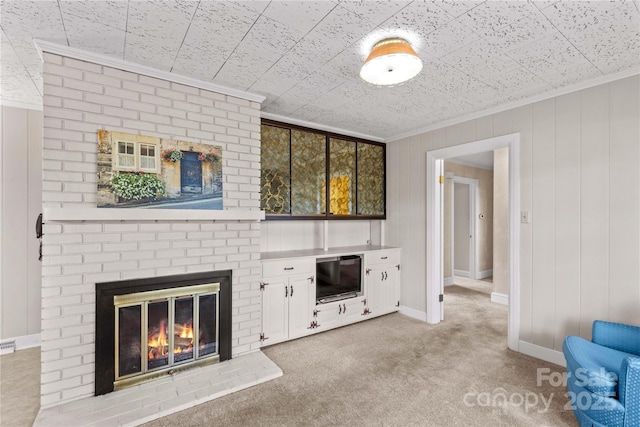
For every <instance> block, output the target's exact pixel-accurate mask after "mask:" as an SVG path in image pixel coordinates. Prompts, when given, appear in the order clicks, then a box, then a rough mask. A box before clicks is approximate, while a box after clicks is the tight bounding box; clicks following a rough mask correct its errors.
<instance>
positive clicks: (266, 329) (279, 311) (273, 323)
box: [262, 277, 289, 345]
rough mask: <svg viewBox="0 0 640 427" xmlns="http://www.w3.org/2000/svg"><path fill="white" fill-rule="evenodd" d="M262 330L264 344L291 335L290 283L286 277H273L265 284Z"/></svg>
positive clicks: (278, 340)
mask: <svg viewBox="0 0 640 427" xmlns="http://www.w3.org/2000/svg"><path fill="white" fill-rule="evenodd" d="M263 286H264V289H263V290H262V332H263V334H264V341H263V344H264V345H271V344H275V343H277V342H281V341H285V340H287V338H288V337H289V298H287V297H288V292H289V283H288V279H287V278H286V277H285V278H272V279H270V280H269V282H266V283H264V284H263Z"/></svg>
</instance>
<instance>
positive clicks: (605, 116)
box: [386, 76, 640, 350]
mask: <svg viewBox="0 0 640 427" xmlns="http://www.w3.org/2000/svg"><path fill="white" fill-rule="evenodd" d="M639 95H640V77H639V76H633V77H629V78H626V79H621V80H618V81H615V82H611V83H608V84H604V85H600V86H597V87H593V88H589V89H585V90H581V91H578V92H574V93H571V94H567V95H563V96H560V97H556V98H552V99H549V100H545V101H541V102H537V103H534V104H529V105H525V106H523V107H519V108H515V109H512V110H508V111H504V112H501V113H497V114H493V115H489V116H486V117H482V118H479V119H476V120H470V121H467V122H463V123H460V124H457V125H454V126H449V127H446V128H441V129H437V130H434V131H431V132H427V133H423V134H420V135H416V136H413V137H409V138H406V139H404V140H401V141H398V142H395V143H391V144H389V145H388V146H387V156H388V157H387V162H388V166H387V167H388V168H389V174H388V180H387V185H388V189H387V193H388V194H389V195H390V198H389V199H388V203H389V207H390V209H389V216H388V220H387V228H386V232H387V243H388V244H390V245H396V246H401V247H402V248H403V251H402V252H403V269H402V294H401V304H402V305H404V306H408V307H410V308H413V309H416V310H420V311H425V273H426V272H425V257H426V253H425V238H424V237H422V236H426V231H425V224H426V221H425V203H426V200H425V199H426V179H425V157H426V153H427V151H429V150H435V149H439V148H443V147H449V146H454V145H458V144H462V143H466V142H471V141H476V140H480V139H486V138H491V137H495V136H499V135H506V134H510V133H514V132H519V133H520V138H521V164H520V172H521V181H520V182H521V188H520V192H521V210H523V211H529V212H530V213H531V223H530V224H521V248H520V250H521V259H520V263H521V318H520V339H521V340H523V341H526V342H529V343H532V344H535V345H538V346H542V347H546V348H550V349H555V350H560V349H561V346H562V341H563V339H564V338H565V336H566V335H581V336H584V337H586V338H590V336H591V325H592V322H593V320H594V319H605V320H612V321H622V322H627V323H632V324H636V325H640V262H638V260H639V259H640V172H639V171H640V105H639V104H640V96H639ZM426 237H427V238H428V236H426Z"/></svg>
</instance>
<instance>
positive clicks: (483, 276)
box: [478, 268, 493, 280]
mask: <svg viewBox="0 0 640 427" xmlns="http://www.w3.org/2000/svg"><path fill="white" fill-rule="evenodd" d="M478 274H479V275H480V277H478V280H482V279H486V278H487V277H493V268H490V269H489V270H482V271H479V272H478Z"/></svg>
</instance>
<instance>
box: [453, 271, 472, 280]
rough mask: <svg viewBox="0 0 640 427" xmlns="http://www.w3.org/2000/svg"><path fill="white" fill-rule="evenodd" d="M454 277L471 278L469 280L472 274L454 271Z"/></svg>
mask: <svg viewBox="0 0 640 427" xmlns="http://www.w3.org/2000/svg"><path fill="white" fill-rule="evenodd" d="M453 275H454V276H460V277H469V278H471V273H469V272H468V271H462V270H453Z"/></svg>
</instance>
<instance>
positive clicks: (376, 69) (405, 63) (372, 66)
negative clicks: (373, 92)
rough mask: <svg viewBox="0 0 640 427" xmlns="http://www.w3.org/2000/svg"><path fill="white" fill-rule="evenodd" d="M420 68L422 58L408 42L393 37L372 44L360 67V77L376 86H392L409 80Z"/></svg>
mask: <svg viewBox="0 0 640 427" xmlns="http://www.w3.org/2000/svg"><path fill="white" fill-rule="evenodd" d="M420 70H422V60H421V59H420V58H419V57H418V54H417V53H416V51H415V50H413V48H412V47H411V45H410V44H409V42H408V41H406V40H405V39H402V38H400V37H393V38H388V39H384V40H380V41H379V42H378V43H376V44H375V45H374V46H373V49H371V53H370V54H369V56H368V57H367V60H366V61H365V62H364V65H363V66H362V68H361V69H360V77H361V78H362V80H364V81H366V82H368V83H371V84H373V85H376V86H392V85H397V84H400V83H404V82H406V81H407V80H411V79H412V78H414V77H415V76H417V75H418V73H419V72H420Z"/></svg>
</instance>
